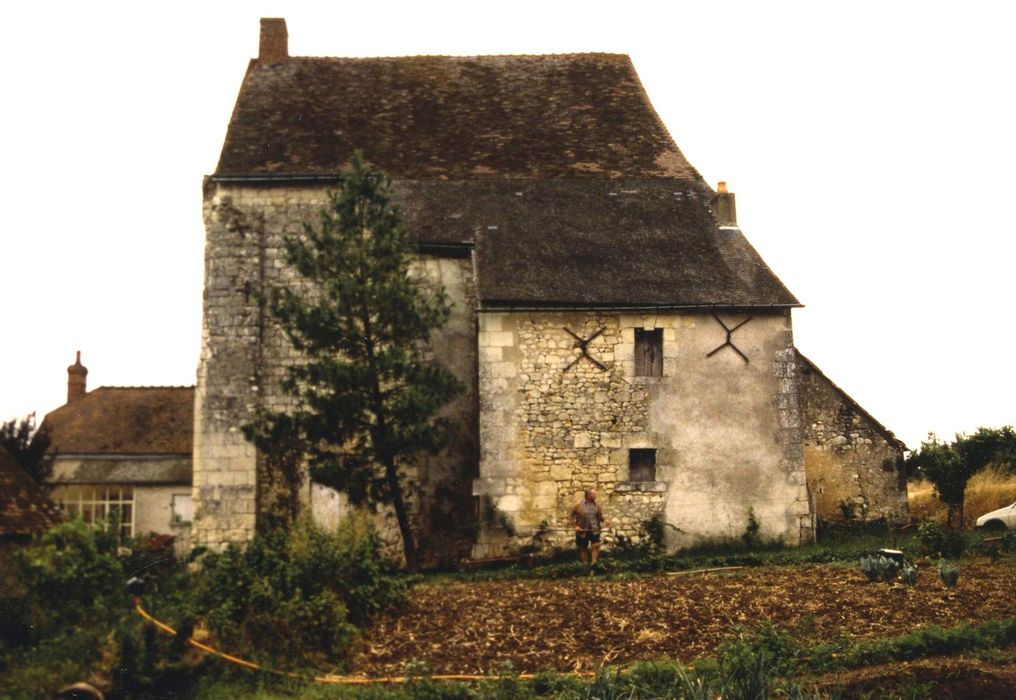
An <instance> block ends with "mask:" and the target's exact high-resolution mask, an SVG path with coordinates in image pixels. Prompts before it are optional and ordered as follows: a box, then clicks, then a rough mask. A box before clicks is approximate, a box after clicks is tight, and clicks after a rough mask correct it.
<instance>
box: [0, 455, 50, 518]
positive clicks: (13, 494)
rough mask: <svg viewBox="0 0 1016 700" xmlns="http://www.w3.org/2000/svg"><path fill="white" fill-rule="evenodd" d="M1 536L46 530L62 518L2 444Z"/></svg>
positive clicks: (0, 470)
mask: <svg viewBox="0 0 1016 700" xmlns="http://www.w3.org/2000/svg"><path fill="white" fill-rule="evenodd" d="M0 494H3V495H2V497H0V536H4V535H33V534H38V533H41V532H45V531H46V530H48V529H49V528H51V527H53V526H54V525H56V524H57V523H58V522H60V520H61V516H60V511H59V510H58V509H57V507H56V506H55V505H54V504H53V503H52V502H51V501H50V500H49V498H47V497H46V494H45V492H44V491H43V490H42V488H41V487H40V486H39V485H38V484H37V483H35V481H34V480H33V479H32V477H30V476H29V475H28V474H27V473H26V472H25V470H24V469H22V467H21V465H20V464H18V463H17V461H15V459H14V457H12V456H11V454H10V453H9V452H8V451H7V450H5V449H4V448H3V447H0Z"/></svg>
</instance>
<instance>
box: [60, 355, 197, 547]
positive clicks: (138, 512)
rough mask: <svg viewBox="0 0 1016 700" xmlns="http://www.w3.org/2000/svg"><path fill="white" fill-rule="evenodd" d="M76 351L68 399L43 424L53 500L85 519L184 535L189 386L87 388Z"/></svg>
mask: <svg viewBox="0 0 1016 700" xmlns="http://www.w3.org/2000/svg"><path fill="white" fill-rule="evenodd" d="M87 375H88V370H87V369H86V368H85V367H84V365H82V364H81V353H78V356H77V359H76V360H75V362H74V364H73V365H71V366H70V367H68V368H67V376H68V380H67V403H66V404H64V405H63V406H61V407H60V408H58V409H56V410H54V411H51V412H50V413H48V414H46V418H45V420H44V421H43V423H42V425H41V426H40V428H41V429H44V430H48V431H49V434H50V438H51V441H52V442H51V445H50V449H49V459H51V460H52V463H53V470H52V474H51V476H50V479H49V482H50V484H51V485H52V487H53V488H52V493H51V497H52V499H53V500H54V501H55V502H56V503H57V504H58V505H59V506H60V508H61V509H62V510H63V512H64V513H65V514H67V515H68V516H70V517H80V518H82V519H83V520H84V521H85V522H94V521H97V520H101V519H104V520H108V519H110V518H112V517H116V518H118V519H119V520H120V527H121V529H122V531H123V533H124V534H125V535H127V536H132V535H144V534H148V533H157V534H161V535H170V536H173V537H175V538H177V539H178V545H179V546H180V547H181V548H183V547H186V546H187V544H188V542H189V529H190V520H191V449H192V443H193V421H194V389H193V387H99V388H98V389H94V390H92V391H87V388H86V379H87Z"/></svg>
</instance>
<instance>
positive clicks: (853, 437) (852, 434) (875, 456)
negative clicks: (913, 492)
mask: <svg viewBox="0 0 1016 700" xmlns="http://www.w3.org/2000/svg"><path fill="white" fill-rule="evenodd" d="M799 365H800V372H799V374H800V382H799V384H800V389H799V393H800V402H801V414H802V421H803V440H804V465H805V470H806V472H807V475H808V485H809V488H810V489H811V492H812V494H813V497H814V499H815V503H816V506H817V507H816V511H817V514H818V516H819V517H822V518H825V519H827V520H844V519H845V517H847V516H848V515H849V514H852V517H853V518H856V519H873V518H880V517H885V518H888V519H889V520H891V521H893V522H902V521H906V520H907V519H908V518H909V506H908V502H907V482H906V471H905V469H904V465H903V451H904V450H905V449H906V446H905V445H904V444H903V443H902V442H900V441H899V440H898V439H897V438H896V437H895V436H894V435H893V434H892V433H891V432H890V431H888V430H887V429H886V428H885V427H884V426H883V425H882V424H881V423H879V422H878V421H877V420H875V419H874V418H873V417H872V416H871V415H869V414H868V413H867V412H866V411H865V410H864V409H862V408H861V407H860V406H859V405H858V404H857V403H856V402H855V401H854V400H853V399H851V398H850V396H848V395H847V394H846V392H844V391H843V390H842V389H840V388H839V387H838V386H836V385H835V384H833V382H831V381H830V380H829V378H828V377H826V376H825V375H824V374H823V373H822V371H821V370H819V369H818V367H816V366H815V365H814V364H813V363H811V362H810V361H809V360H808V359H807V358H804V357H801V356H799Z"/></svg>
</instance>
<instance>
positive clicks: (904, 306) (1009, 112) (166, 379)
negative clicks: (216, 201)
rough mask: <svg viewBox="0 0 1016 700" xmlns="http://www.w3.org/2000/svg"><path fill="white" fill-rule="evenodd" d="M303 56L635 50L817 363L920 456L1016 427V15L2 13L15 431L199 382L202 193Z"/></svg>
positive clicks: (941, 10)
mask: <svg viewBox="0 0 1016 700" xmlns="http://www.w3.org/2000/svg"><path fill="white" fill-rule="evenodd" d="M262 16H266V17H276V16H284V17H286V19H287V23H288V27H289V45H290V53H291V55H334V56H371V55H409V54H494V53H560V52H572V51H611V52H623V53H629V54H631V56H632V58H633V60H634V63H635V67H636V69H637V70H638V72H639V74H640V76H641V78H642V80H643V82H644V83H645V86H646V89H647V91H648V93H649V96H650V98H651V100H652V101H653V104H654V105H655V107H656V109H657V111H658V112H659V113H660V116H661V117H662V118H663V121H664V122H665V123H666V125H667V127H668V128H669V130H670V133H671V134H672V135H673V136H674V138H675V140H676V141H677V143H678V145H679V146H680V147H681V149H682V150H683V151H684V153H685V155H686V156H687V157H688V159H689V160H690V161H691V162H692V164H693V165H694V166H695V167H697V168H698V169H699V171H700V172H701V173H702V174H703V175H704V176H705V178H706V179H707V180H708V181H709V182H710V183H712V184H713V185H714V186H715V183H716V181H717V180H726V181H727V182H728V183H729V186H730V189H731V190H732V191H734V192H735V193H736V194H737V205H738V219H739V222H740V224H741V226H742V228H743V229H744V231H745V233H746V234H747V236H748V238H749V240H750V241H752V243H753V244H754V245H755V247H756V248H757V249H758V250H759V252H760V253H761V254H762V256H763V258H765V260H766V261H767V262H768V263H769V265H770V267H772V269H773V270H774V271H775V272H776V274H777V275H779V276H780V278H781V279H782V280H783V281H784V283H785V284H786V285H787V286H788V287H789V288H790V290H791V291H792V292H793V293H794V294H795V295H797V297H798V298H799V299H800V300H801V301H802V302H803V303H804V304H805V305H806V307H807V308H805V309H802V310H799V311H797V312H795V315H794V329H795V333H796V339H797V345H798V347H799V348H800V349H801V351H802V352H803V353H804V354H806V355H807V356H809V357H810V358H811V359H812V360H813V361H814V362H816V363H817V364H818V365H819V366H820V367H821V368H822V369H823V370H824V371H825V372H826V374H828V375H829V376H830V377H831V378H832V379H833V381H835V382H837V383H838V384H839V385H840V386H841V387H843V388H844V389H845V390H846V391H847V392H848V393H850V394H851V395H852V396H853V397H854V398H855V399H857V400H858V401H859V402H860V403H861V405H863V406H864V407H865V408H867V409H868V410H869V411H870V412H871V413H872V414H874V415H875V417H876V418H878V419H879V420H881V421H882V422H883V423H884V424H886V425H887V426H888V427H889V428H890V429H892V430H894V431H895V432H896V433H897V435H899V436H900V437H901V438H902V439H904V440H905V441H906V442H907V443H908V445H909V446H911V447H917V446H918V445H919V443H920V441H921V439H922V438H923V437H924V436H925V434H926V433H927V432H928V431H931V430H933V431H936V432H938V433H939V434H940V435H942V436H946V437H951V436H952V434H953V433H955V432H958V431H971V430H973V429H975V428H976V427H977V426H981V425H984V426H1000V425H1005V424H1010V423H1013V422H1014V421H1016V415H1014V413H1016V411H1014V399H1016V369H1014V363H1013V347H1014V342H1013V341H1014V339H1016V330H1014V326H1016V320H1014V319H1013V318H1012V316H1013V309H1012V306H1013V302H1014V300H1016V294H1014V291H1016V283H1014V281H1013V275H1012V272H1013V261H1014V258H1016V230H1014V225H1013V223H1012V218H1011V216H1010V215H1009V210H1008V206H1007V202H1008V201H1009V200H1010V199H1011V197H1012V194H1013V192H1016V174H1014V172H1016V171H1014V164H1016V106H1014V100H1016V97H1014V89H1013V88H1014V77H1013V69H1014V67H1016V41H1014V39H1013V29H1014V27H1016V23H1014V20H1016V4H1014V3H1008V2H1002V1H1000V2H995V3H989V2H971V1H969V0H968V1H967V2H964V3H962V4H960V3H948V4H946V3H937V2H928V1H924V2H888V1H886V0H882V1H880V2H858V1H856V0H855V1H853V2H836V3H833V2H814V1H812V2H764V3H763V2H703V1H702V0H695V1H694V2H684V1H680V2H666V3H664V2H652V3H651V2H639V1H629V2H628V3H619V2H589V1H586V2H551V1H550V0H542V1H541V2H530V1H528V0H515V1H513V2H498V3H490V4H488V3H483V2H479V1H476V0H474V1H473V2H455V3H453V2H419V1H418V2H399V1H392V0H388V1H386V2H377V3H368V2H356V3H354V2H328V3H326V2H319V3H307V2H286V3H282V2H235V3H234V2H231V3H227V2H218V3H213V2H205V3H202V4H201V5H200V6H199V5H191V4H187V3H182V2H178V3H159V4H155V3H137V2H132V3H112V2H90V3H66V4H61V3H52V2H33V3H28V2H22V3H11V4H8V5H6V6H5V8H4V12H3V24H4V32H3V34H4V38H3V42H2V44H0V62H2V65H3V72H2V77H0V80H2V85H3V90H2V96H3V97H2V103H0V105H2V108H0V140H2V150H0V156H2V159H3V167H2V169H0V177H2V178H3V182H2V185H3V189H2V192H3V194H4V197H3V217H2V219H0V222H2V223H0V298H2V299H3V302H4V306H5V309H4V314H3V324H2V326H0V328H2V329H3V330H2V331H0V337H2V340H0V420H6V419H9V418H13V417H16V416H22V415H24V414H26V413H28V412H30V411H33V410H34V411H37V412H38V413H39V414H40V417H41V415H42V414H45V413H46V412H48V411H50V410H53V409H54V408H57V407H58V406H60V405H61V404H62V403H63V402H64V399H65V395H66V377H67V375H66V372H65V368H66V367H67V365H68V364H71V363H72V362H73V360H74V351H75V350H79V349H80V350H81V351H82V353H83V361H84V364H85V365H86V366H87V367H88V368H89V370H90V372H89V377H88V385H89V388H96V387H98V386H103V385H119V386H149V385H184V384H193V383H194V375H195V370H196V367H197V361H198V354H199V350H200V327H201V285H202V265H203V246H204V230H203V225H202V222H201V178H202V176H203V175H205V174H208V173H211V172H212V171H213V170H214V168H215V165H216V162H217V160H218V156H219V150H220V148H221V144H222V138H223V136H224V133H225V128H226V124H227V122H228V120H229V115H230V113H231V111H232V107H233V102H234V100H235V97H236V93H237V90H238V88H239V85H240V80H241V78H242V77H243V74H244V70H245V69H246V65H247V61H248V59H249V58H251V57H253V56H255V55H256V54H257V44H258V19H259V18H260V17H262Z"/></svg>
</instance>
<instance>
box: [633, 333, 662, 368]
mask: <svg viewBox="0 0 1016 700" xmlns="http://www.w3.org/2000/svg"><path fill="white" fill-rule="evenodd" d="M635 376H636V377H662V376H663V329H662V328H654V329H653V330H649V331H647V330H645V329H643V328H636V329H635Z"/></svg>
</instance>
